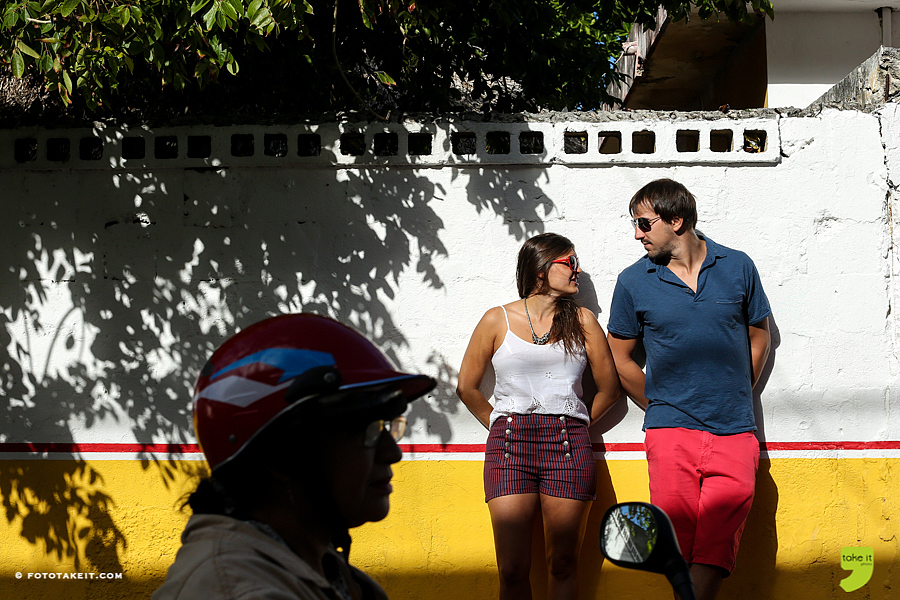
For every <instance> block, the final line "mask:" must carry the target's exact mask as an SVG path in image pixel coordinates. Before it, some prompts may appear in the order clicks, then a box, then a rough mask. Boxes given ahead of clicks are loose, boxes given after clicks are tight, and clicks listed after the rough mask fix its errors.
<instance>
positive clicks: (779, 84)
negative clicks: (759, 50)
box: [766, 5, 900, 108]
mask: <svg viewBox="0 0 900 600" xmlns="http://www.w3.org/2000/svg"><path fill="white" fill-rule="evenodd" d="M775 10H776V17H775V19H774V20H772V21H769V22H767V23H766V46H767V48H766V62H767V70H768V81H769V85H768V104H766V106H771V107H786V106H795V107H798V108H803V107H806V106H809V105H810V104H811V103H812V102H813V101H814V100H815V99H816V98H818V97H819V96H821V95H822V94H824V93H825V92H827V91H828V90H829V89H830V88H831V86H833V85H834V84H835V83H837V82H838V81H840V80H841V79H843V78H844V77H846V76H847V74H848V73H850V72H851V71H853V70H854V69H855V68H856V67H858V66H859V65H860V63H862V62H863V61H865V60H866V59H867V58H869V57H870V56H872V54H874V53H875V51H876V50H878V47H879V46H881V43H882V31H881V20H880V18H879V16H878V13H877V12H875V11H874V10H865V11H855V12H787V11H782V10H779V9H778V6H777V5H776V8H775ZM892 21H895V22H896V23H897V25H898V26H900V20H898V19H897V18H896V17H894V18H893V19H892ZM892 31H896V30H892ZM893 39H896V40H900V32H898V34H897V35H896V37H893ZM894 45H896V44H894Z"/></svg>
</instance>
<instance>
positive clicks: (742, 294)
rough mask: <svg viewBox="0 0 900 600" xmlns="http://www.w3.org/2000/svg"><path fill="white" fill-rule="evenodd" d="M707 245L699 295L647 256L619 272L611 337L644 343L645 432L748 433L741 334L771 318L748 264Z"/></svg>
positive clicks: (747, 369) (747, 368) (749, 407)
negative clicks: (659, 429) (663, 429)
mask: <svg viewBox="0 0 900 600" xmlns="http://www.w3.org/2000/svg"><path fill="white" fill-rule="evenodd" d="M697 235H698V236H699V237H700V238H701V239H704V240H705V241H706V258H705V259H704V261H703V264H702V266H701V267H700V274H699V276H698V278H697V292H696V293H695V292H694V291H693V290H691V288H689V287H688V286H687V285H685V284H684V283H683V282H682V281H681V280H680V279H679V278H678V277H676V276H675V274H674V273H672V271H671V270H669V268H668V267H667V266H664V265H657V264H655V263H654V262H653V261H651V260H650V259H649V258H648V257H647V256H644V257H643V258H641V259H640V260H638V261H637V262H636V263H634V264H633V265H631V266H630V267H628V268H627V269H625V270H624V271H622V273H621V274H620V275H619V279H618V281H617V282H616V289H615V292H613V299H612V306H611V308H610V316H609V325H608V327H609V331H610V332H612V333H614V334H616V335H618V336H621V337H624V338H629V339H636V338H643V343H644V350H645V351H646V353H647V365H646V381H645V384H644V395H645V396H646V397H647V398H648V400H649V401H650V402H649V404H648V405H647V413H646V415H645V416H644V429H647V428H653V427H685V428H687V429H699V430H702V431H709V432H711V433H715V434H718V435H728V434H734V433H742V432H745V431H753V430H755V429H756V422H755V419H754V417H753V394H752V377H753V375H752V363H751V359H750V338H749V334H748V330H747V327H748V326H749V325H751V324H756V323H759V322H760V321H762V320H763V319H765V318H766V317H768V316H769V315H770V314H771V312H772V311H771V309H770V308H769V301H768V300H767V299H766V294H765V292H763V288H762V283H761V282H760V280H759V273H757V271H756V267H755V266H754V265H753V261H751V260H750V258H749V257H748V256H747V255H746V254H744V253H743V252H739V251H737V250H732V249H730V248H726V247H725V246H720V245H719V244H716V243H715V242H713V241H712V240H711V239H709V238H708V237H705V236H703V235H702V234H700V233H699V232H698V234H697Z"/></svg>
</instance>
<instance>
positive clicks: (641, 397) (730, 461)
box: [608, 179, 771, 600]
mask: <svg viewBox="0 0 900 600" xmlns="http://www.w3.org/2000/svg"><path fill="white" fill-rule="evenodd" d="M629 212H630V213H631V216H632V217H633V224H634V227H635V234H634V237H635V239H636V240H638V241H639V242H641V244H643V246H644V250H646V252H647V254H646V256H644V257H643V258H641V259H640V260H638V261H637V262H636V263H634V264H633V265H631V266H630V267H628V268H627V269H625V270H624V271H622V273H621V274H620V275H619V279H618V281H617V282H616V288H615V292H614V293H613V300H612V307H611V309H610V318H609V327H608V328H609V346H610V349H611V350H612V354H613V358H614V359H615V361H616V369H617V370H618V372H619V378H620V379H621V381H622V386H623V387H624V388H625V391H626V392H627V393H628V395H629V396H630V397H631V398H632V399H633V400H634V401H635V402H637V403H638V404H639V405H640V406H641V407H642V408H644V409H645V410H646V414H645V416H644V430H645V432H646V434H645V435H646V437H645V441H644V447H645V449H646V452H647V463H648V468H649V474H650V500H651V502H653V503H654V504H657V505H658V506H660V507H662V509H663V510H665V511H666V513H668V515H669V517H670V518H671V519H672V523H673V525H674V526H675V531H676V533H677V535H678V542H679V545H680V546H681V550H682V553H683V554H684V556H685V559H686V560H687V562H688V564H690V565H691V576H692V578H693V579H694V585H695V587H696V591H697V598H698V599H699V600H711V599H712V598H715V596H716V593H717V592H718V589H719V586H720V584H721V582H722V579H723V578H724V577H727V576H728V575H729V574H730V573H731V571H732V570H733V569H734V561H735V556H736V555H737V548H738V543H739V541H740V537H741V532H742V531H743V528H744V522H745V521H746V519H747V514H748V513H749V512H750V504H751V503H752V501H753V492H754V487H755V484H756V470H757V467H758V465H759V443H758V442H757V440H756V437H755V436H754V434H753V431H754V430H755V429H756V424H755V421H754V416H753V395H752V390H753V386H754V385H755V383H756V381H757V379H758V378H759V375H760V372H761V371H762V368H763V365H764V364H765V362H766V358H767V357H768V353H769V342H770V338H769V324H768V323H769V321H768V317H769V315H770V313H771V310H770V309H769V302H768V300H767V299H766V295H765V293H764V292H763V288H762V284H761V283H760V280H759V274H758V273H757V271H756V267H755V266H754V265H753V261H751V260H750V258H749V257H748V256H747V255H746V254H744V253H743V252H739V251H737V250H732V249H730V248H726V247H724V246H720V245H719V244H717V243H715V242H714V241H713V240H711V239H709V238H708V237H706V236H704V235H703V234H702V233H700V232H698V231H697V230H696V229H695V225H696V223H697V208H696V204H695V201H694V197H693V195H691V193H690V192H689V191H688V190H687V188H685V187H684V186H683V185H681V184H680V183H678V182H676V181H673V180H671V179H659V180H657V181H653V182H651V183H648V184H647V185H645V186H644V187H643V188H641V189H640V190H639V191H638V192H637V193H636V194H635V195H634V197H633V198H632V199H631V203H630V204H629ZM638 340H641V341H642V342H643V346H644V350H645V352H646V355H647V363H646V368H647V370H646V375H645V373H644V371H643V370H642V369H641V367H640V365H639V364H638V363H637V362H635V360H634V357H633V356H632V355H633V353H634V350H635V348H636V346H637V343H638Z"/></svg>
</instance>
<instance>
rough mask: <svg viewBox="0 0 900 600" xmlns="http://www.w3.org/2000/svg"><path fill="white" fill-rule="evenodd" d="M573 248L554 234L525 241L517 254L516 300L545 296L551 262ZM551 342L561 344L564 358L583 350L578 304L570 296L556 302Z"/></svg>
mask: <svg viewBox="0 0 900 600" xmlns="http://www.w3.org/2000/svg"><path fill="white" fill-rule="evenodd" d="M574 248H575V245H574V244H572V242H571V241H570V240H569V239H568V238H566V237H563V236H561V235H559V234H556V233H542V234H540V235H536V236H534V237H533V238H531V239H529V240H527V241H526V242H525V243H524V244H523V245H522V249H521V250H519V262H518V265H517V266H516V286H517V287H518V290H519V298H528V297H529V296H531V295H534V294H540V293H543V292H545V291H546V290H547V288H548V286H549V284H548V283H547V272H548V271H550V267H552V266H553V261H554V260H556V259H557V258H559V257H560V256H562V255H564V254H565V253H566V252H571V251H572V250H573V249H574ZM550 341H551V342H553V343H556V342H562V343H563V347H564V348H565V350H566V354H575V353H577V352H581V351H583V350H584V342H585V339H584V326H583V325H582V324H581V319H580V318H579V316H578V304H577V303H576V302H575V299H574V298H572V297H571V296H561V297H559V298H557V299H556V312H555V313H554V314H553V325H551V326H550Z"/></svg>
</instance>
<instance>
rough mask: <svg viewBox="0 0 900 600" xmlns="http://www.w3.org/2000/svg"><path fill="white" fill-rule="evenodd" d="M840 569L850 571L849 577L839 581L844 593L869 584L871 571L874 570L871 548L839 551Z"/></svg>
mask: <svg viewBox="0 0 900 600" xmlns="http://www.w3.org/2000/svg"><path fill="white" fill-rule="evenodd" d="M841 568H842V569H844V570H845V571H852V573H850V576H849V577H845V578H844V579H841V588H842V589H843V590H844V591H845V592H852V591H853V590H858V589H859V588H861V587H862V586H864V585H866V584H867V583H869V580H870V579H871V578H872V570H873V569H874V568H875V559H874V558H873V554H872V549H871V548H843V549H841Z"/></svg>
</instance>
